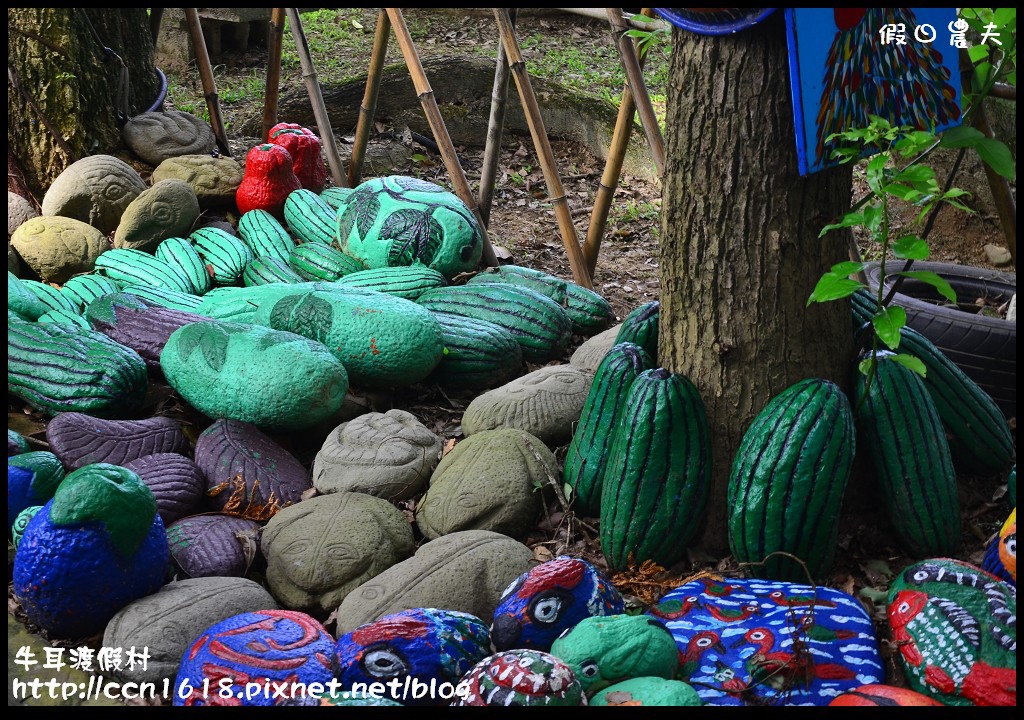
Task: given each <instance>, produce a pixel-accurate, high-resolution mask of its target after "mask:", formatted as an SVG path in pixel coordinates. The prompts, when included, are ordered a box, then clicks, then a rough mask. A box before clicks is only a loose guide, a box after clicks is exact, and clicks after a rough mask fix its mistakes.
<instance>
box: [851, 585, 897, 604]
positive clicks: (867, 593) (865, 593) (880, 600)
mask: <svg viewBox="0 0 1024 720" xmlns="http://www.w3.org/2000/svg"><path fill="white" fill-rule="evenodd" d="M857 594H858V595H860V596H861V597H865V598H867V599H868V600H870V601H871V602H873V603H874V604H875V605H885V604H886V603H887V602H889V593H888V592H887V591H886V590H878V589H877V588H873V587H862V588H861V589H860V591H859V592H858V593H857Z"/></svg>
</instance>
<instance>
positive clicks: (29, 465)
mask: <svg viewBox="0 0 1024 720" xmlns="http://www.w3.org/2000/svg"><path fill="white" fill-rule="evenodd" d="M63 479H64V466H63V465H62V464H61V462H60V460H58V459H57V456H56V455H54V454H53V453H52V452H49V451H46V450H33V451H30V452H25V453H21V454H20V455H15V456H14V457H9V458H7V529H8V530H10V529H11V527H12V526H13V525H14V521H15V519H16V518H17V517H18V515H19V514H20V513H21V511H22V510H24V509H25V508H27V507H31V506H33V505H42V504H44V503H45V502H46V501H47V500H49V499H50V498H52V497H53V494H54V493H55V492H57V487H58V486H59V485H60V483H61V481H62V480H63Z"/></svg>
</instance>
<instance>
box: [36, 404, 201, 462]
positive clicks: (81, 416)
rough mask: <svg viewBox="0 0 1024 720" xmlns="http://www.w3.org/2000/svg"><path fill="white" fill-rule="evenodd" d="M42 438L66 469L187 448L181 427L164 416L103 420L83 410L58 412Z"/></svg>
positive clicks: (178, 451) (128, 459)
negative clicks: (142, 418) (80, 411)
mask: <svg viewBox="0 0 1024 720" xmlns="http://www.w3.org/2000/svg"><path fill="white" fill-rule="evenodd" d="M46 441H47V442H48V443H49V444H50V452H52V453H53V454H54V455H56V456H57V457H58V458H59V459H60V461H61V462H62V463H63V464H64V467H66V468H68V469H69V470H74V469H76V468H80V467H83V466H85V465H92V464H94V463H109V464H111V465H124V464H125V463H127V462H131V461H132V460H136V459H138V458H140V457H145V456H146V455H152V454H154V453H169V452H173V453H178V454H185V453H187V452H189V442H188V439H187V438H186V437H185V434H184V433H183V432H182V431H181V427H180V426H179V425H178V423H176V422H175V421H174V420H172V419H171V418H168V417H152V418H147V419H145V420H103V419H101V418H95V417H93V416H91V415H86V414H85V413H78V412H66V413H58V414H57V415H56V416H55V417H54V418H53V419H52V420H51V421H50V422H49V424H47V426H46Z"/></svg>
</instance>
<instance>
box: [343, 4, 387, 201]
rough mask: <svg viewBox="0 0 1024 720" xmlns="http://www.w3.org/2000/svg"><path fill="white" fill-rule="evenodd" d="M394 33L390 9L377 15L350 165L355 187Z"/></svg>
mask: <svg viewBox="0 0 1024 720" xmlns="http://www.w3.org/2000/svg"><path fill="white" fill-rule="evenodd" d="M390 35H391V20H390V18H388V13H387V11H386V10H381V11H380V13H379V14H378V15H377V32H376V33H375V34H374V36H373V52H372V54H371V55H370V69H369V70H368V71H367V74H366V90H365V91H364V92H363V102H362V103H361V104H360V105H359V121H358V122H357V123H356V140H355V144H354V145H353V146H352V159H351V160H350V161H349V164H348V183H349V186H350V187H355V186H356V185H358V184H359V183H361V182H362V181H363V161H364V160H365V159H366V143H367V142H368V141H369V139H370V127H371V126H372V125H373V116H374V113H376V111H377V93H378V91H379V90H380V80H381V77H382V76H383V74H384V61H385V59H386V58H387V52H388V38H389V37H390Z"/></svg>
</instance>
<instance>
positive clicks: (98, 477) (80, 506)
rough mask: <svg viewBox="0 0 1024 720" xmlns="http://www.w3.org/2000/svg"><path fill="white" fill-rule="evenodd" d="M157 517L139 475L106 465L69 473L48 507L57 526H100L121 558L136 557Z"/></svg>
mask: <svg viewBox="0 0 1024 720" xmlns="http://www.w3.org/2000/svg"><path fill="white" fill-rule="evenodd" d="M155 515H156V498H155V497H153V492H152V491H151V490H150V489H149V487H148V486H147V485H146V483H144V482H143V481H142V478H140V477H139V476H138V475H136V474H135V473H134V472H132V471H131V470H129V469H127V468H123V467H120V466H118V465H110V464H108V463H94V464H92V465H85V466H83V467H80V468H78V469H77V470H74V471H73V472H71V473H69V474H68V476H67V477H66V478H64V481H63V482H62V483H61V484H60V487H58V488H57V493H56V494H55V495H54V496H53V504H52V505H51V506H50V521H51V522H52V523H53V524H54V525H56V526H62V525H77V524H82V523H87V522H90V521H98V522H101V523H103V525H104V527H106V529H107V533H108V534H109V535H110V539H111V542H112V543H113V545H114V547H115V548H117V550H118V552H119V553H120V554H121V557H122V558H125V559H127V558H130V557H131V556H132V555H134V554H135V551H136V550H137V549H138V547H139V545H140V543H141V542H142V540H143V538H145V537H146V535H147V534H148V533H149V531H150V528H151V526H152V525H153V518H154V516H155Z"/></svg>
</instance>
